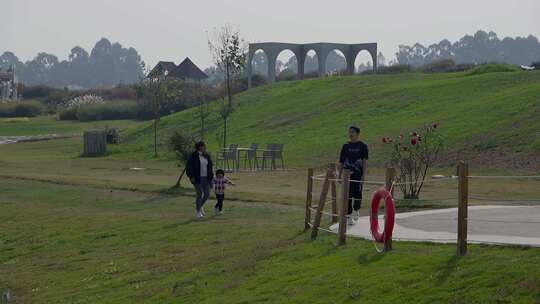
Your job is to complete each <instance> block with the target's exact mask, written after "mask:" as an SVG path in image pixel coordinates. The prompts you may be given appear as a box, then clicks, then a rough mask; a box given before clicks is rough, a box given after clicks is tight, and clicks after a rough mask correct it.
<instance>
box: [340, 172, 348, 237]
mask: <svg viewBox="0 0 540 304" xmlns="http://www.w3.org/2000/svg"><path fill="white" fill-rule="evenodd" d="M350 177H351V171H350V170H349V169H343V173H342V182H341V208H339V235H338V246H342V245H345V243H346V242H347V240H346V234H347V210H348V209H349V179H350Z"/></svg>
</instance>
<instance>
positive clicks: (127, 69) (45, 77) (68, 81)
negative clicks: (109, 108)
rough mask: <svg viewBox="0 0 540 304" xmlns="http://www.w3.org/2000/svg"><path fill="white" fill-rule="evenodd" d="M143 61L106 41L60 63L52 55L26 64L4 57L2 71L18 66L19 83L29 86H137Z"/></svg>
mask: <svg viewBox="0 0 540 304" xmlns="http://www.w3.org/2000/svg"><path fill="white" fill-rule="evenodd" d="M143 65H144V62H143V61H142V60H141V58H140V56H139V54H138V53H137V51H136V50H135V49H133V48H127V49H126V48H123V47H122V46H121V45H120V44H119V43H113V44H111V43H110V42H109V40H107V39H105V38H102V39H101V40H100V41H98V42H97V43H96V45H95V47H94V48H93V49H92V52H91V54H90V55H89V54H88V52H86V51H85V50H84V49H83V48H81V47H79V46H76V47H74V48H72V49H71V52H70V54H69V56H68V58H67V60H62V61H60V60H59V59H58V57H56V56H55V55H52V54H47V53H39V54H38V55H37V56H36V57H34V58H33V59H32V60H30V61H27V62H26V63H22V62H20V61H19V59H18V58H17V57H16V56H15V54H13V53H11V52H4V53H3V54H2V55H1V56H0V68H7V67H8V66H9V67H11V66H14V67H15V71H16V73H17V76H18V78H19V80H20V81H21V82H22V83H24V84H25V85H48V86H53V87H57V88H63V87H66V86H76V87H82V88H95V87H103V86H107V87H108V86H114V85H117V84H133V83H137V81H139V79H140V78H141V77H142V76H143V73H142V66H143Z"/></svg>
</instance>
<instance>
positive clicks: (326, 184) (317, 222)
mask: <svg viewBox="0 0 540 304" xmlns="http://www.w3.org/2000/svg"><path fill="white" fill-rule="evenodd" d="M335 171H336V164H328V168H327V169H326V176H325V177H324V182H323V186H322V190H321V197H320V198H319V204H318V205H317V211H316V213H315V220H314V221H313V228H312V229H311V239H312V240H314V239H316V238H317V234H318V233H319V227H320V226H321V218H322V211H323V209H324V204H325V203H326V197H327V196H328V188H330V181H329V179H330V178H331V177H332V176H334V173H335Z"/></svg>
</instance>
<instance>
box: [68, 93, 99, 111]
mask: <svg viewBox="0 0 540 304" xmlns="http://www.w3.org/2000/svg"><path fill="white" fill-rule="evenodd" d="M104 103H105V101H104V100H103V98H101V97H100V96H97V95H92V94H89V95H82V96H77V97H75V98H73V99H70V100H68V101H66V103H65V104H64V106H65V107H66V108H77V107H80V106H83V105H95V104H104Z"/></svg>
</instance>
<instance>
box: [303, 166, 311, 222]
mask: <svg viewBox="0 0 540 304" xmlns="http://www.w3.org/2000/svg"><path fill="white" fill-rule="evenodd" d="M312 201H313V168H309V169H308V174H307V192H306V219H305V221H304V229H305V230H308V229H309V223H310V222H311V204H312Z"/></svg>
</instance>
